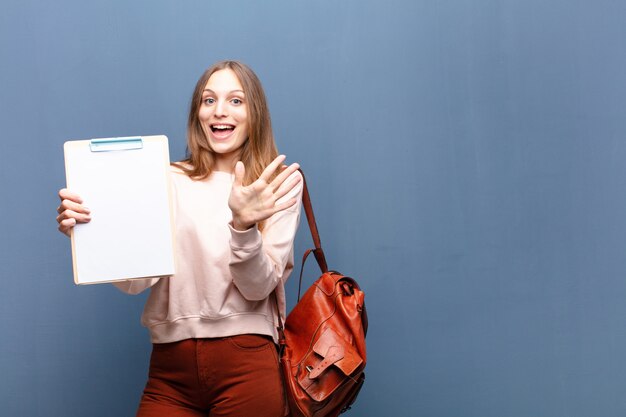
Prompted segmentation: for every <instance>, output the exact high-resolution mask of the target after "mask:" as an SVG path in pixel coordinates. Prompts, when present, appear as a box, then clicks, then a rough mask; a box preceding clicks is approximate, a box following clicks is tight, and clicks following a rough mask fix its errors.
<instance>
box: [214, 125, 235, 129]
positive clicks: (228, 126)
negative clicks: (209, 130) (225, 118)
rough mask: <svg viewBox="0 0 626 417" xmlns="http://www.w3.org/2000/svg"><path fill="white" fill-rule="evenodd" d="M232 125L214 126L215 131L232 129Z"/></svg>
mask: <svg viewBox="0 0 626 417" xmlns="http://www.w3.org/2000/svg"><path fill="white" fill-rule="evenodd" d="M232 128H233V127H232V126H230V125H213V129H232Z"/></svg>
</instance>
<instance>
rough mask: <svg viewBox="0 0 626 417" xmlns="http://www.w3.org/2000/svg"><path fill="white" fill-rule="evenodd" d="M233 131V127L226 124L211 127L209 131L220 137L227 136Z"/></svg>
mask: <svg viewBox="0 0 626 417" xmlns="http://www.w3.org/2000/svg"><path fill="white" fill-rule="evenodd" d="M233 130H235V126H233V125H226V124H216V125H211V131H212V132H213V133H217V134H221V135H227V134H229V133H231V132H232V131H233Z"/></svg>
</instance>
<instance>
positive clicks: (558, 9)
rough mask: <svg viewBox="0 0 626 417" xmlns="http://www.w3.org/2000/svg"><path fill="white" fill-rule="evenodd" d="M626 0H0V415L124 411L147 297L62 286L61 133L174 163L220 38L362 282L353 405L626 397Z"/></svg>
mask: <svg viewBox="0 0 626 417" xmlns="http://www.w3.org/2000/svg"><path fill="white" fill-rule="evenodd" d="M625 16H626V3H625V2H621V1H609V0H596V1H594V2H591V1H587V2H585V1H572V0H551V1H545V0H541V1H539V0H529V1H514V0H504V1H495V0H479V1H476V0H474V1H470V0H456V1H448V2H442V1H430V0H417V1H415V0H398V1H363V0H340V1H336V0H333V1H330V0H324V1H302V0H289V1H287V0H284V1H275V2H263V1H255V0H247V1H231V2H216V1H210V0H205V1H199V0H185V1H156V0H134V1H122V0H109V1H95V2H85V1H71V0H61V1H52V2H42V1H33V0H30V1H25V0H19V1H18V0H8V1H7V0H5V1H4V2H3V4H2V6H1V11H0V61H1V65H0V80H1V83H2V89H1V91H0V128H1V140H0V149H1V153H0V184H1V185H2V197H1V201H2V203H1V204H0V207H1V208H0V212H1V213H2V215H1V216H0V231H1V238H0V277H1V279H2V289H1V290H0V375H1V377H0V404H2V406H1V408H2V411H0V414H1V415H7V416H32V417H35V416H59V417H61V416H62V417H79V416H93V417H98V416H103V417H105V416H106V417H108V416H131V415H133V413H134V410H135V408H136V405H137V402H138V400H139V396H140V393H141V390H142V387H143V384H144V383H145V378H146V370H147V361H148V356H149V349H150V345H149V341H148V334H147V331H146V330H145V329H143V328H142V327H141V326H140V324H139V318H140V314H141V310H142V306H143V302H144V300H145V295H140V296H137V297H131V296H127V295H124V294H122V293H120V292H118V291H117V290H115V289H114V288H112V287H110V286H106V285H100V286H88V287H76V286H74V284H73V282H72V275H71V262H70V248H69V241H68V240H67V239H66V238H65V237H64V236H62V235H61V234H59V233H58V232H57V231H56V223H55V220H54V217H55V208H56V206H57V204H58V201H57V197H56V192H57V190H58V189H59V188H61V187H62V186H63V185H64V182H65V180H64V167H63V154H62V144H63V142H64V141H66V140H68V139H84V138H91V137H107V136H124V135H135V134H144V135H148V134H166V135H168V136H169V138H170V142H171V154H172V158H173V159H179V158H181V157H182V156H183V154H184V134H185V119H186V112H187V105H188V100H189V96H190V94H191V91H192V88H193V86H194V83H195V81H196V79H197V77H198V76H199V75H200V74H201V72H202V71H203V69H204V68H205V67H207V66H208V65H210V64H211V63H212V62H214V61H216V60H219V59H224V58H236V59H240V60H243V61H244V62H247V63H249V64H250V65H251V66H252V67H253V68H254V69H255V70H256V71H257V72H258V74H259V76H260V77H261V79H262V80H263V82H264V85H265V88H266V90H267V94H268V96H269V100H270V105H271V109H272V116H273V121H274V125H275V131H276V136H277V140H278V143H279V147H280V149H281V151H282V152H284V153H286V154H287V155H288V157H289V159H290V160H292V161H295V160H297V161H300V162H301V164H302V166H303V167H304V169H305V170H306V171H307V172H308V175H309V181H310V183H311V184H310V185H311V191H312V194H313V201H314V203H315V208H316V209H317V215H318V224H319V226H320V230H321V233H322V241H323V242H324V243H325V246H326V250H327V252H328V254H329V261H330V263H331V266H332V267H333V268H334V269H338V270H341V271H343V272H344V273H347V274H350V275H353V276H355V277H357V278H358V279H359V281H360V282H361V284H362V286H363V287H364V289H365V290H366V294H367V303H368V310H369V315H370V333H369V339H368V343H369V344H368V347H369V361H370V362H369V365H368V381H367V383H366V385H365V388H364V390H363V391H362V394H361V396H360V398H359V400H358V402H357V404H356V406H355V408H354V409H353V411H351V412H350V415H354V416H376V417H380V416H390V415H393V416H426V417H459V416H461V417H490V416H493V417H504V416H506V417H528V416H533V417H541V416H545V417H577V416H580V417H588V416H603V417H607V416H623V415H626V396H625V395H624V387H625V386H626V256H625V252H626V162H625V161H626V117H625V114H624V109H625V102H626V47H625V39H626V25H624V17H625ZM308 246H309V238H308V235H307V233H306V228H305V227H302V229H301V232H300V234H299V237H298V241H297V251H298V253H302V251H303V250H304V249H305V248H306V247H308ZM309 270H310V273H309V279H310V280H312V279H313V277H314V274H315V270H314V269H313V268H312V267H311V268H309ZM294 283H295V281H293V280H292V281H291V283H290V289H289V291H291V294H292V295H293V298H295V294H294V292H293V291H295V287H294V286H293V284H294ZM290 301H291V303H293V299H292V300H290Z"/></svg>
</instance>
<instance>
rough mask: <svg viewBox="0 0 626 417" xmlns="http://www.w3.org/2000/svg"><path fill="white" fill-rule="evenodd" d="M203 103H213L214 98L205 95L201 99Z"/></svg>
mask: <svg viewBox="0 0 626 417" xmlns="http://www.w3.org/2000/svg"><path fill="white" fill-rule="evenodd" d="M202 101H203V102H204V104H213V103H215V99H214V98H213V97H206V98H204V99H203V100H202Z"/></svg>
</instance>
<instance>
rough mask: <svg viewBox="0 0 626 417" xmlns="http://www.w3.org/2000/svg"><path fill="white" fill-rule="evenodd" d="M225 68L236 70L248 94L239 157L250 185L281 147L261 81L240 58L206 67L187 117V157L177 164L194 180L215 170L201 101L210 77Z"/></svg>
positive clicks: (202, 177)
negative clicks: (244, 136)
mask: <svg viewBox="0 0 626 417" xmlns="http://www.w3.org/2000/svg"><path fill="white" fill-rule="evenodd" d="M223 69H230V70H232V71H233V72H234V73H235V75H236V76H237V78H238V79H239V82H240V83H241V86H242V87H243V92H244V95H245V103H246V106H247V110H248V126H249V128H248V129H249V130H248V139H247V140H246V141H245V142H244V144H243V145H242V147H241V156H240V160H241V161H242V162H243V164H244V166H245V167H246V174H245V177H244V185H249V184H251V183H252V182H254V181H255V180H256V179H257V178H259V176H260V175H261V173H262V172H263V170H264V169H265V167H266V166H267V165H268V164H269V163H270V162H272V161H273V160H274V159H275V158H276V157H277V156H278V151H277V150H276V143H275V141H274V134H273V133H272V122H271V119H270V112H269V108H268V106H267V100H266V98H265V92H264V91H263V86H262V85H261V81H260V80H259V78H258V77H257V76H256V74H255V73H254V71H252V69H251V68H250V67H248V66H247V65H245V64H243V63H241V62H238V61H220V62H217V63H215V64H213V65H212V66H211V67H210V68H208V69H207V70H206V71H204V73H203V74H202V76H201V77H200V79H199V80H198V82H197V84H196V88H195V89H194V91H193V95H192V96H191V103H190V106H189V118H188V120H187V158H186V159H185V160H183V161H181V163H180V164H176V165H177V166H178V167H179V168H180V169H182V170H183V172H185V174H187V175H188V176H189V177H190V178H192V179H195V180H201V179H204V178H206V177H208V176H209V175H211V172H213V169H214V166H215V152H214V151H213V150H212V149H211V146H210V145H209V141H208V140H207V137H206V134H205V133H204V130H203V129H202V126H201V124H200V120H199V116H198V112H199V110H200V106H201V105H202V91H203V90H204V87H205V86H206V83H207V81H208V80H209V78H210V77H211V75H213V74H214V73H215V72H217V71H220V70H223Z"/></svg>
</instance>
